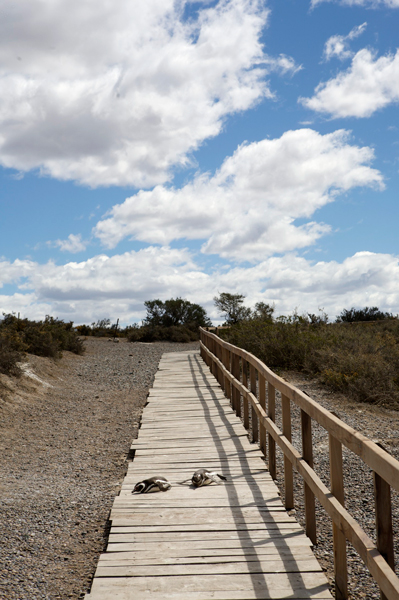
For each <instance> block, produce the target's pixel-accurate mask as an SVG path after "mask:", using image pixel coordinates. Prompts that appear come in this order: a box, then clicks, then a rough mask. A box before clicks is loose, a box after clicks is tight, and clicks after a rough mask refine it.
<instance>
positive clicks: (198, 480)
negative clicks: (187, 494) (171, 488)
mask: <svg viewBox="0 0 399 600" xmlns="http://www.w3.org/2000/svg"><path fill="white" fill-rule="evenodd" d="M187 481H191V483H192V484H193V486H194V487H201V486H203V485H209V484H210V483H217V484H220V483H221V482H222V481H227V477H225V476H224V475H220V474H219V473H216V472H215V471H209V470H208V469H198V470H197V471H195V473H194V475H193V476H192V477H191V478H190V479H185V480H184V481H181V482H180V483H181V484H183V483H186V482H187Z"/></svg>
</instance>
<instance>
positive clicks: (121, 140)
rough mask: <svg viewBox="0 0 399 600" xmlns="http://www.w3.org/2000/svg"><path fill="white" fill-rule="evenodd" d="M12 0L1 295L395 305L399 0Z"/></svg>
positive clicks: (34, 303) (136, 311)
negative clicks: (232, 297)
mask: <svg viewBox="0 0 399 600" xmlns="http://www.w3.org/2000/svg"><path fill="white" fill-rule="evenodd" d="M3 13H4V18H3V19H2V21H1V23H0V64H1V67H0V185H1V192H0V309H1V311H2V312H20V313H21V315H22V316H27V317H30V318H36V319H40V318H43V317H44V316H45V315H46V314H51V315H53V316H57V317H59V318H62V319H65V320H73V321H74V322H75V323H76V324H78V323H91V322H93V321H96V320H97V319H101V318H110V319H111V320H112V321H115V320H116V319H117V318H119V319H120V322H121V323H124V324H128V323H133V322H140V321H141V319H142V318H143V317H144V315H145V309H144V301H145V300H150V299H155V298H161V299H164V300H165V299H167V298H171V297H177V296H181V297H184V298H187V299H188V300H190V301H192V302H198V303H200V304H202V305H203V306H204V307H205V308H206V309H207V311H208V313H209V314H210V316H211V318H212V319H213V320H214V321H215V322H216V321H217V320H218V319H220V316H219V315H218V314H217V312H216V311H215V308H214V304H213V297H214V296H215V295H217V294H218V293H219V292H224V291H226V292H231V293H240V294H244V295H245V296H246V303H247V304H248V305H249V306H253V305H254V304H255V303H256V302H258V301H263V302H268V303H274V305H275V309H276V313H278V314H288V313H290V312H292V311H294V310H297V311H298V312H299V313H306V312H317V311H318V310H319V309H323V310H324V311H326V312H327V313H328V314H329V315H330V318H334V317H335V315H337V314H339V313H340V312H341V310H342V309H343V308H350V307H351V306H357V307H363V306H366V305H368V306H378V307H379V308H381V309H383V310H388V311H391V312H393V313H395V314H397V313H398V312H399V264H398V247H397V246H398V244H397V239H398V235H397V229H398V226H397V224H398V222H399V208H398V206H399V203H398V191H397V190H398V189H399V122H398V102H399V53H398V45H399V40H398V36H399V34H398V32H399V0H379V1H378V0H375V1H372V0H313V2H312V1H311V0H224V1H219V2H218V1H207V0H202V1H201V2H192V1H189V0H178V1H177V0H176V1H173V0H147V1H146V3H126V2H122V1H119V0H117V1H116V2H114V3H113V4H112V7H111V5H110V4H109V3H108V2H105V1H104V0H99V1H97V2H96V3H94V2H91V1H90V2H89V1H85V0H79V1H78V0H68V2H67V0H57V1H56V2H54V0H51V1H50V0H21V1H20V2H18V3H15V2H13V1H12V0H5V10H4V11H3Z"/></svg>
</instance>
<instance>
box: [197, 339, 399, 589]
mask: <svg viewBox="0 0 399 600" xmlns="http://www.w3.org/2000/svg"><path fill="white" fill-rule="evenodd" d="M201 356H202V358H203V359H204V361H205V362H206V364H207V365H208V366H209V368H210V370H211V372H212V373H213V375H214V376H215V377H216V379H217V380H218V381H219V383H220V385H221V386H222V388H223V389H224V392H225V394H226V396H227V397H228V398H229V399H230V402H231V405H232V408H233V409H234V410H235V412H236V414H237V415H238V416H240V417H242V419H243V422H244V426H245V427H246V428H247V429H250V428H251V430H252V439H253V440H254V441H256V442H259V445H260V448H261V450H262V451H263V453H264V455H265V457H266V455H267V460H268V467H269V471H270V474H271V476H272V477H273V478H274V479H275V478H276V444H277V445H278V446H279V448H280V449H281V450H282V452H283V454H284V488H285V507H286V509H287V510H290V509H292V508H294V480H293V468H295V469H296V471H297V472H298V473H299V475H300V476H301V477H302V479H303V481H304V500H305V519H306V533H307V535H308V536H309V538H310V539H311V541H312V542H313V543H314V544H315V543H316V541H317V532H316V512H315V498H317V499H318V500H319V502H320V504H321V505H322V506H323V508H324V509H325V510H326V512H327V514H328V515H329V516H330V518H331V520H332V528H333V544H334V572H335V593H336V598H337V599H338V600H346V599H347V598H348V583H347V581H348V574H347V559H346V540H348V541H349V542H350V543H351V544H352V546H353V547H354V548H355V549H356V551H357V552H358V554H359V555H360V557H361V558H362V560H363V561H364V563H365V564H366V565H367V568H368V569H369V571H370V573H371V574H372V576H373V577H374V579H375V580H376V582H377V584H378V585H379V587H380V590H381V598H382V600H399V578H398V577H397V575H396V574H395V571H394V562H395V561H394V542H393V528H392V508H391V488H393V489H395V490H398V491H399V462H398V461H397V460H396V459H394V458H393V457H392V456H391V455H390V454H388V452H386V451H385V450H384V449H383V448H381V447H380V446H378V445H377V444H376V443H374V442H373V441H371V440H370V439H368V438H367V437H366V436H364V435H362V434H361V433H359V432H358V431H356V430H355V429H353V428H352V427H350V426H349V425H347V424H346V423H344V422H343V421H341V420H340V419H339V418H338V417H337V416H336V415H334V414H333V413H331V412H329V411H328V410H326V409H325V408H323V407H322V406H321V405H319V404H318V403H317V402H315V401H314V400H312V399H311V398H310V397H309V396H307V395H306V394H305V393H303V392H301V391H300V390H299V389H297V388H296V387H294V386H293V385H290V384H289V383H287V382H286V381H284V380H283V379H281V377H279V376H278V375H276V374H275V373H274V372H273V371H271V370H270V369H269V368H268V367H267V366H266V365H265V364H264V363H262V362H261V361H260V360H259V359H258V358H256V357H255V356H254V355H253V354H250V353H249V352H247V351H245V350H243V349H241V348H238V347H237V346H233V345H232V344H229V343H228V342H225V341H224V340H222V339H221V338H219V337H218V336H217V335H215V334H213V333H210V332H208V331H206V330H205V329H202V328H201ZM276 390H277V391H279V392H280V394H281V421H282V430H280V429H279V428H278V427H277V425H276V423H275V420H276ZM242 399H243V402H242ZM291 402H293V403H294V404H295V405H296V406H297V407H298V408H299V409H300V413H301V436H302V449H301V452H300V451H299V450H298V449H296V448H295V447H294V446H293V444H292V439H291V438H292V432H291ZM241 406H242V407H243V414H241ZM250 411H251V419H250ZM312 420H313V421H316V422H317V423H318V424H319V425H321V426H322V427H323V428H324V429H325V430H326V431H327V432H328V435H329V455H330V485H331V489H328V487H327V486H326V485H325V484H324V483H323V482H322V480H321V479H320V477H319V476H318V475H317V474H316V472H315V471H314V470H313V449H312ZM343 446H345V447H346V448H348V449H349V450H351V451H352V452H354V453H355V454H356V455H358V456H359V457H360V458H361V459H362V460H363V461H364V463H366V464H367V465H368V466H369V467H370V469H371V470H372V471H373V477H374V497H375V517H376V540H377V543H376V544H375V543H374V542H373V540H372V539H371V538H370V537H369V536H368V535H367V534H366V532H365V531H364V530H363V529H362V528H361V526H360V525H359V523H358V522H357V521H356V520H355V519H354V518H353V517H352V516H351V515H350V514H349V512H348V511H347V510H346V509H345V506H344V478H343V463H342V447H343ZM267 447H268V451H267V452H266V448H267Z"/></svg>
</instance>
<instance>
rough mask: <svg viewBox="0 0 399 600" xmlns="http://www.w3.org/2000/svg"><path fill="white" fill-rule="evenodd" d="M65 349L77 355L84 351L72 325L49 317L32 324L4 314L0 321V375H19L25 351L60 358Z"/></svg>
mask: <svg viewBox="0 0 399 600" xmlns="http://www.w3.org/2000/svg"><path fill="white" fill-rule="evenodd" d="M63 350H69V351H70V352H74V353H75V354H82V353H83V351H84V348H83V342H82V341H81V339H80V338H79V335H78V333H77V332H76V331H74V329H73V323H64V321H61V320H59V319H54V318H53V317H49V316H47V317H46V318H45V319H44V321H31V320H29V319H20V318H19V317H17V316H16V315H14V314H4V315H3V319H2V320H1V321H0V373H5V374H8V375H19V374H20V367H19V363H20V362H21V361H22V360H23V356H24V354H25V353H26V352H27V353H30V354H37V355H38V356H49V357H52V358H59V357H60V356H61V355H62V351H63Z"/></svg>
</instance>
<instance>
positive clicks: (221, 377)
mask: <svg viewBox="0 0 399 600" xmlns="http://www.w3.org/2000/svg"><path fill="white" fill-rule="evenodd" d="M216 356H217V358H218V359H219V360H220V362H222V363H223V347H222V346H221V345H220V343H219V340H218V339H217V340H216ZM217 380H218V382H219V385H220V387H221V388H222V389H223V391H225V389H224V375H223V371H222V369H221V368H220V367H219V365H217Z"/></svg>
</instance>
